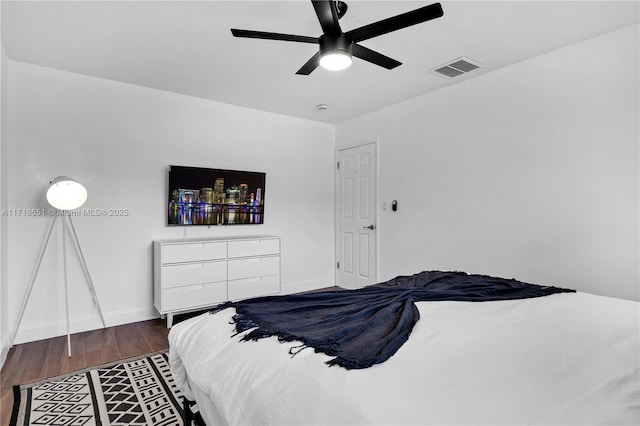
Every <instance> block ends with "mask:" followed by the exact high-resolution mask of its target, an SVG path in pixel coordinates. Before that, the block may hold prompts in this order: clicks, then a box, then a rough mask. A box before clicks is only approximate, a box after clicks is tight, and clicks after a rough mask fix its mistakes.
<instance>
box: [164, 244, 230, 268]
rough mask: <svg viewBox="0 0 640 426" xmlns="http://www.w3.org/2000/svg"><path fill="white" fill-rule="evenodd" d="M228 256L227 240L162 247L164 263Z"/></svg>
mask: <svg viewBox="0 0 640 426" xmlns="http://www.w3.org/2000/svg"><path fill="white" fill-rule="evenodd" d="M226 257H227V243H226V241H223V242H202V243H200V242H194V243H184V244H182V243H181V244H166V245H164V246H163V247H162V264H163V265H164V264H167V263H179V262H194V261H199V260H212V259H224V258H226Z"/></svg>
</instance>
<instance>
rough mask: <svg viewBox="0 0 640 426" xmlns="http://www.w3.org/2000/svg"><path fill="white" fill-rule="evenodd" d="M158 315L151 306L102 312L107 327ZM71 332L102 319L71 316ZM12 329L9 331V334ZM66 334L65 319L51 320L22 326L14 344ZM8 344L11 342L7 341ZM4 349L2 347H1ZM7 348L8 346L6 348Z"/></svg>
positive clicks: (90, 327)
mask: <svg viewBox="0 0 640 426" xmlns="http://www.w3.org/2000/svg"><path fill="white" fill-rule="evenodd" d="M159 316H160V315H159V314H158V311H156V310H155V308H154V307H153V306H148V307H146V308H141V309H134V310H130V311H120V312H110V313H105V314H104V321H105V323H106V325H107V327H114V326H116V325H122V324H129V323H132V322H138V321H146V320H150V319H154V318H158V317H159ZM69 328H70V330H71V334H73V333H81V332H83V331H89V330H96V329H98V328H102V321H100V317H99V316H98V315H95V316H87V317H81V318H72V319H70V321H69ZM11 333H13V331H10V332H9V335H11ZM66 334H67V322H66V320H60V321H52V322H46V323H41V324H33V325H27V326H22V327H21V328H20V330H19V331H18V334H17V335H16V341H15V344H19V343H26V342H33V341H36V340H42V339H50V338H52V337H57V336H64V335H66ZM9 345H11V343H10V342H9ZM3 350H4V347H3ZM7 350H8V348H7Z"/></svg>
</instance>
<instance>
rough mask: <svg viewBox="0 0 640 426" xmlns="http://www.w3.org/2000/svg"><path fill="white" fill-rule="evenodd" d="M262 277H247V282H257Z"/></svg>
mask: <svg viewBox="0 0 640 426" xmlns="http://www.w3.org/2000/svg"><path fill="white" fill-rule="evenodd" d="M261 280H262V278H260V277H258V278H249V282H250V283H257V282H258V281H261Z"/></svg>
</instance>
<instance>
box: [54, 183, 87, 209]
mask: <svg viewBox="0 0 640 426" xmlns="http://www.w3.org/2000/svg"><path fill="white" fill-rule="evenodd" d="M47 201H48V202H49V204H51V206H52V207H55V208H56V209H60V210H73V209H77V208H78V207H80V206H81V205H83V204H84V202H85V201H87V190H86V189H85V187H84V186H82V184H81V183H80V182H78V181H76V180H73V179H71V178H68V177H66V176H58V177H57V178H55V179H54V180H53V181H52V182H51V186H49V189H48V190H47Z"/></svg>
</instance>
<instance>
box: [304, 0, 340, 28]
mask: <svg viewBox="0 0 640 426" xmlns="http://www.w3.org/2000/svg"><path fill="white" fill-rule="evenodd" d="M311 2H312V3H313V8H314V9H315V11H316V15H317V16H318V21H320V26H321V27H322V32H323V33H325V34H326V35H328V36H339V35H340V34H342V30H341V29H340V24H339V23H338V8H337V7H336V2H335V1H333V0H312V1H311Z"/></svg>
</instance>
